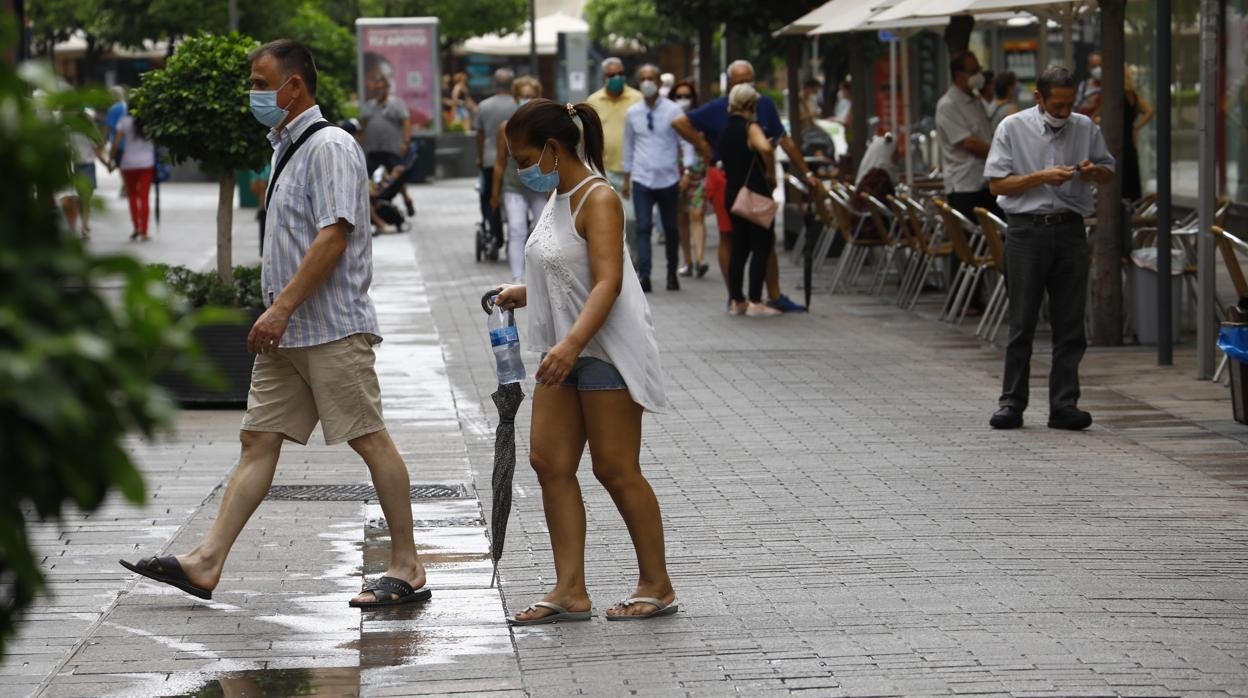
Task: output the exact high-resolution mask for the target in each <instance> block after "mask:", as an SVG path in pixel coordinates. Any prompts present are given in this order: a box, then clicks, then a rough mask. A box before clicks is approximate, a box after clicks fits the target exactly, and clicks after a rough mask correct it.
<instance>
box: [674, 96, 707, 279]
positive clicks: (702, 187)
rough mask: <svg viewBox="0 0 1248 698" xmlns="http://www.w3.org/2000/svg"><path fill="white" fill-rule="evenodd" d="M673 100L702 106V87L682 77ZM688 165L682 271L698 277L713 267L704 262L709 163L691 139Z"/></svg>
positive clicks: (686, 146)
mask: <svg viewBox="0 0 1248 698" xmlns="http://www.w3.org/2000/svg"><path fill="white" fill-rule="evenodd" d="M670 94H671V99H672V101H673V102H675V103H676V106H678V107H680V111H681V112H682V113H684V114H688V113H689V112H691V111H693V110H694V109H696V108H697V106H698V90H697V88H696V87H694V85H693V83H692V82H689V81H688V80H681V81H680V82H678V83H676V84H675V85H674V86H672V91H671V93H670ZM681 152H682V153H683V158H684V159H683V162H682V163H681V164H682V165H683V166H684V167H683V169H682V171H681V175H680V208H679V211H678V214H677V225H678V227H679V228H680V249H681V252H682V253H683V254H684V260H685V264H684V266H682V267H681V268H680V269H679V270H677V271H678V273H679V274H680V275H681V276H693V275H694V274H697V276H698V278H699V279H700V278H702V277H704V276H706V272H708V271H710V269H711V268H710V267H709V266H708V265H707V264H705V263H704V262H703V259H704V258H705V257H706V162H704V161H703V160H702V158H701V156H699V155H698V151H697V149H695V148H694V147H693V145H692V144H691V143H689V142H688V141H683V142H682V143H681Z"/></svg>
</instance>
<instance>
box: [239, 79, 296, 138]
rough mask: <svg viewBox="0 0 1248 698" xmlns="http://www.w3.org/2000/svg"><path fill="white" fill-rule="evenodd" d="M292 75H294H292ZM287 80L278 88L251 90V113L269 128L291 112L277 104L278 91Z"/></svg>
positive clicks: (280, 121) (288, 80)
mask: <svg viewBox="0 0 1248 698" xmlns="http://www.w3.org/2000/svg"><path fill="white" fill-rule="evenodd" d="M291 77H294V76H293V75H292V76H291ZM286 82H290V78H286ZM286 82H283V83H282V84H281V85H279V86H278V87H277V89H276V90H252V91H251V97H250V102H251V115H252V116H254V117H256V121H259V122H260V123H262V124H264V125H265V126H268V127H269V128H275V127H276V126H277V125H278V124H280V123H282V121H283V120H285V118H286V115H287V114H289V113H290V112H289V111H287V110H286V109H283V108H281V107H279V106H278V105H277V93H278V92H279V91H281V89H282V88H283V87H285V86H286ZM287 106H290V105H287Z"/></svg>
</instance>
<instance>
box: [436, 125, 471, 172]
mask: <svg viewBox="0 0 1248 698" xmlns="http://www.w3.org/2000/svg"><path fill="white" fill-rule="evenodd" d="M435 172H436V175H437V177H438V178H440V179H447V178H453V177H476V176H477V174H478V172H477V134H475V133H444V134H442V135H441V136H438V148H437V168H436V170H435Z"/></svg>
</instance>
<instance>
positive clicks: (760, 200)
mask: <svg viewBox="0 0 1248 698" xmlns="http://www.w3.org/2000/svg"><path fill="white" fill-rule="evenodd" d="M757 161H758V155H755V156H754V161H753V162H751V163H750V169H749V170H747V171H746V173H745V182H746V183H745V184H744V185H742V186H741V190H740V191H738V192H737V198H736V200H735V201H733V202H732V208H731V209H730V210H731V212H732V213H734V214H736V215H738V216H741V217H742V218H744V219H745V220H747V221H749V222H751V223H753V224H754V225H757V226H760V227H763V228H771V224H772V222H774V221H775V220H776V211H777V210H778V209H779V208H780V204H779V202H777V201H776V200H775V199H773V198H771V197H770V196H767V195H765V194H759V193H758V192H755V191H750V187H749V182H750V174H751V173H752V172H753V171H754V162H757Z"/></svg>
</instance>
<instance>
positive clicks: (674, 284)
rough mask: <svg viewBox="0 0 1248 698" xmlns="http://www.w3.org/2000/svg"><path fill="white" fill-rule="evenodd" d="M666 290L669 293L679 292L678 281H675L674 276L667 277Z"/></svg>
mask: <svg viewBox="0 0 1248 698" xmlns="http://www.w3.org/2000/svg"><path fill="white" fill-rule="evenodd" d="M667 290H669V291H679V290H680V279H677V278H676V275H675V274H668V275H667Z"/></svg>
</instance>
